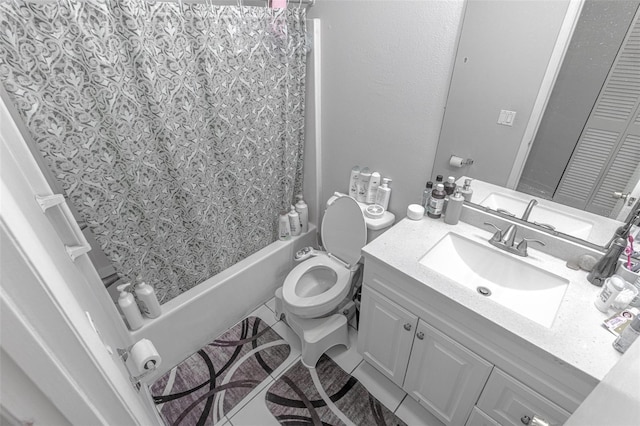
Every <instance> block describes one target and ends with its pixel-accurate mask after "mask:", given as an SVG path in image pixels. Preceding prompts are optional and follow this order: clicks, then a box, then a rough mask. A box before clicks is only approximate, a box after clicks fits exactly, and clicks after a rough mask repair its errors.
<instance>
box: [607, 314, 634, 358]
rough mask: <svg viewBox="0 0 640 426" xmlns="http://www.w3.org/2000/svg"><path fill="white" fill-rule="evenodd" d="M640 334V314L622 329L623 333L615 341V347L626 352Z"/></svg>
mask: <svg viewBox="0 0 640 426" xmlns="http://www.w3.org/2000/svg"><path fill="white" fill-rule="evenodd" d="M638 336H640V314H638V315H636V316H635V318H633V320H631V323H630V324H629V325H627V326H626V327H625V329H624V330H622V333H620V335H619V336H618V337H617V338H616V340H614V341H613V347H614V348H615V349H616V350H617V351H618V352H622V353H625V352H626V350H627V349H629V346H631V344H632V343H633V342H634V341H635V340H636V339H637V338H638Z"/></svg>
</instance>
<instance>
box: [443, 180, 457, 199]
mask: <svg viewBox="0 0 640 426" xmlns="http://www.w3.org/2000/svg"><path fill="white" fill-rule="evenodd" d="M455 190H456V178H455V177H453V176H449V177H448V178H447V181H446V182H445V183H444V192H445V193H446V194H447V195H452V194H453V191H455Z"/></svg>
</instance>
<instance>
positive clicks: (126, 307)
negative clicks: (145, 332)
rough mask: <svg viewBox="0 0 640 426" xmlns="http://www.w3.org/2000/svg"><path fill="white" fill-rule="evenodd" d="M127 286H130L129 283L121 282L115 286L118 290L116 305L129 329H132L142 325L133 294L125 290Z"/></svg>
mask: <svg viewBox="0 0 640 426" xmlns="http://www.w3.org/2000/svg"><path fill="white" fill-rule="evenodd" d="M129 287H131V283H127V284H122V285H119V286H118V287H116V288H117V290H118V291H119V292H120V297H119V298H118V306H119V307H120V311H122V313H123V314H124V317H125V318H126V319H127V323H128V324H129V329H130V330H132V331H133V330H137V329H139V328H140V327H142V314H141V313H140V309H138V304H137V303H136V299H135V298H134V297H133V294H131V292H129V291H127V289H128V288H129Z"/></svg>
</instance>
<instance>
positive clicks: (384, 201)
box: [376, 178, 391, 211]
mask: <svg viewBox="0 0 640 426" xmlns="http://www.w3.org/2000/svg"><path fill="white" fill-rule="evenodd" d="M390 183H391V179H389V178H383V179H382V185H381V186H380V187H379V188H378V193H377V194H376V204H378V205H379V206H381V207H382V208H383V209H384V210H385V211H386V210H387V208H388V207H389V198H391V188H389V184H390Z"/></svg>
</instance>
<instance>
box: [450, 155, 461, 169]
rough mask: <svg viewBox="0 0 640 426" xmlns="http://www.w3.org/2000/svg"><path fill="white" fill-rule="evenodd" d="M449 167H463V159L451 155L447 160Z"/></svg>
mask: <svg viewBox="0 0 640 426" xmlns="http://www.w3.org/2000/svg"><path fill="white" fill-rule="evenodd" d="M449 165H450V166H452V167H462V166H463V165H464V158H460V157H457V156H455V155H452V156H451V158H450V159H449Z"/></svg>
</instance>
